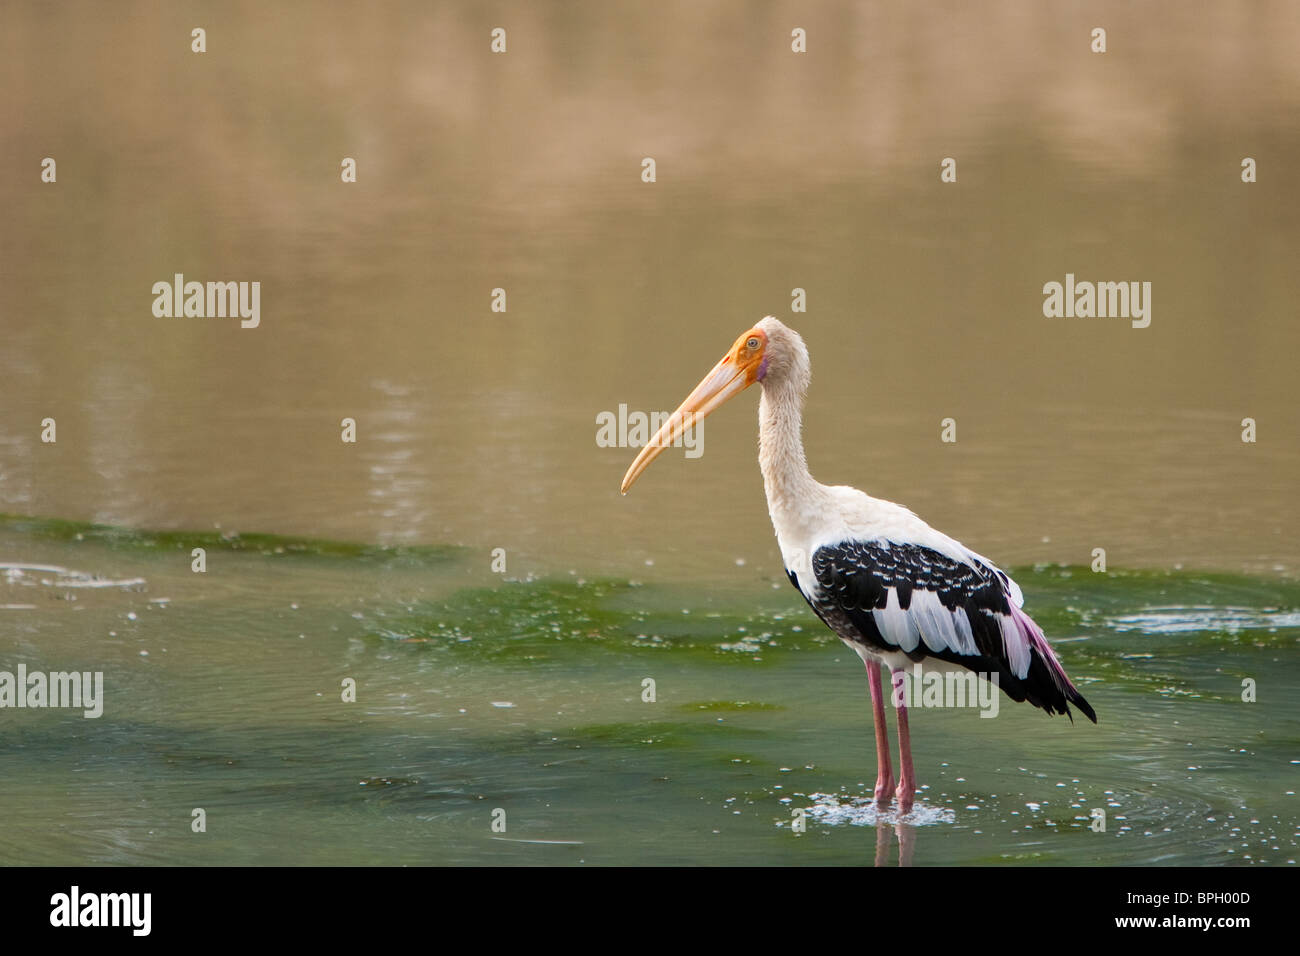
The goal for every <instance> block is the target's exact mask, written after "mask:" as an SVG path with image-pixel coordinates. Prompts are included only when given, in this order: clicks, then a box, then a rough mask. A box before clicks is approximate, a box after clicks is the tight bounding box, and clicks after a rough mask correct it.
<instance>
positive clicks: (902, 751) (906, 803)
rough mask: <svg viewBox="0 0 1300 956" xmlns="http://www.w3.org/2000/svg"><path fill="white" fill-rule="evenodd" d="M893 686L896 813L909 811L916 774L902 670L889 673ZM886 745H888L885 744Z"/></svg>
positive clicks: (914, 788) (913, 796)
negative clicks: (896, 726) (896, 790)
mask: <svg viewBox="0 0 1300 956" xmlns="http://www.w3.org/2000/svg"><path fill="white" fill-rule="evenodd" d="M890 683H892V684H893V687H894V711H895V713H896V715H897V717H898V767H899V774H900V776H899V778H898V794H897V796H898V813H899V815H900V816H901V815H902V814H905V813H910V812H911V810H912V801H913V799H914V798H915V796H916V774H915V772H914V771H913V770H912V735H911V733H910V732H909V731H908V729H907V705H906V704H905V703H903V686H902V685H903V672H902V671H894V672H892V673H891V674H890ZM885 746H886V747H888V746H889V745H888V744H886V745H885Z"/></svg>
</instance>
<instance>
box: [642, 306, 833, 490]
mask: <svg viewBox="0 0 1300 956" xmlns="http://www.w3.org/2000/svg"><path fill="white" fill-rule="evenodd" d="M791 381H793V382H795V383H796V385H797V387H798V390H799V391H800V393H802V392H803V390H804V389H806V388H807V386H808V350H807V349H806V348H804V344H803V339H801V338H799V333H798V332H796V331H794V329H790V328H786V327H785V326H784V325H782V324H781V323H780V322H778V321H777V320H776V319H774V318H773V317H772V316H770V315H769V316H767V317H766V318H765V319H763V320H762V321H761V322H759V323H758V324H757V325H755V326H754V327H753V328H751V329H749V330H748V331H746V332H744V333H742V334H741V336H740V338H738V339H736V341H735V342H734V343H733V344H732V346H731V348H729V349H727V353H726V354H725V355H724V356H722V359H721V361H719V362H718V364H717V365H715V366H713V369H712V371H710V372H709V374H708V375H706V376H704V379H703V380H702V381H701V382H700V384H699V385H696V386H695V390H694V391H692V392H691V394H690V395H688V396H686V401H684V402H682V404H681V405H680V406H678V408H677V411H675V412H673V413H672V415H670V416H669V418H668V420H667V421H666V422H664V424H663V426H662V427H661V428H660V429H659V431H657V432H655V434H654V437H653V438H651V439H650V441H648V442H647V443H646V446H645V447H644V448H642V449H641V453H640V454H639V455H637V456H636V460H635V461H633V462H632V467H631V468H629V469H628V470H627V474H626V475H624V476H623V487H622V492H623V494H627V492H628V489H629V488H631V487H632V485H633V483H634V482H635V481H636V480H637V479H638V478H640V477H641V472H643V471H645V470H646V469H647V468H649V467H650V463H651V462H652V461H654V460H655V459H656V458H658V457H659V455H660V453H661V452H663V450H664V449H665V448H667V447H668V446H669V445H671V444H672V443H673V442H674V441H676V440H677V439H678V438H680V437H681V435H682V433H683V432H684V431H686V429H687V428H689V427H691V426H692V425H693V424H694V423H695V422H697V421H700V420H701V419H703V418H704V417H705V416H706V415H708V414H709V413H710V412H711V411H713V410H714V409H715V408H718V407H719V406H721V405H722V404H724V403H725V402H726V401H727V400H728V399H730V398H734V397H735V396H736V395H739V394H740V393H741V392H743V391H744V390H745V389H747V388H749V386H751V385H753V384H754V383H755V382H760V383H762V384H763V387H764V388H769V387H775V386H778V385H784V384H786V383H788V382H791Z"/></svg>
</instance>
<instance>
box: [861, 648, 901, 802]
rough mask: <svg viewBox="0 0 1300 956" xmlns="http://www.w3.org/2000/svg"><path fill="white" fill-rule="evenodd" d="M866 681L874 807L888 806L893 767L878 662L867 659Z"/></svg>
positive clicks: (892, 781)
mask: <svg viewBox="0 0 1300 956" xmlns="http://www.w3.org/2000/svg"><path fill="white" fill-rule="evenodd" d="M867 683H868V684H870V685H871V712H872V716H873V717H874V719H875V722H876V792H875V797H876V809H877V810H883V809H885V808H886V807H887V806H889V798H890V796H891V795H892V791H893V789H894V769H893V768H892V767H891V766H890V765H889V729H888V728H887V727H886V726H885V685H884V684H883V683H882V682H881V680H880V662H879V661H867Z"/></svg>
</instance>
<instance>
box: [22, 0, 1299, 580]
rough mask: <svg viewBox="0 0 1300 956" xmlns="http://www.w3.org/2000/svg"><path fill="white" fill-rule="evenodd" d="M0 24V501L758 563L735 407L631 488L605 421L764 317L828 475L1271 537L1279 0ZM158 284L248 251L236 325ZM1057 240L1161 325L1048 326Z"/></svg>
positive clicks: (1288, 156) (892, 494) (306, 10)
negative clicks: (783, 337)
mask: <svg viewBox="0 0 1300 956" xmlns="http://www.w3.org/2000/svg"><path fill="white" fill-rule="evenodd" d="M200 25H201V26H203V27H204V28H205V29H206V31H207V44H208V51H207V52H206V53H204V54H195V53H192V52H191V51H190V30H191V29H192V28H193V27H194V26H200ZM796 25H797V26H801V27H803V28H804V29H806V30H807V34H808V45H809V52H808V53H806V54H803V55H796V54H793V53H792V52H791V49H790V31H791V29H792V28H793V27H794V26H796ZM0 26H2V27H3V29H2V30H0V54H2V56H0V77H2V78H3V83H0V116H3V133H4V135H3V136H2V137H0V161H2V162H3V163H4V167H5V168H6V169H7V170H8V171H9V172H8V174H7V175H6V176H4V177H3V180H0V203H2V204H3V209H4V219H5V225H4V228H3V230H0V269H3V279H2V281H0V323H3V324H2V325H0V334H2V340H3V348H2V349H0V380H3V383H4V385H3V388H2V389H0V450H2V452H3V455H2V457H0V510H3V511H8V512H19V513H24V514H41V515H59V516H65V517H73V518H78V519H84V520H93V521H98V522H105V523H112V524H124V525H130V526H136V527H149V528H211V527H213V526H215V525H220V526H222V527H223V528H228V529H229V528H237V529H240V530H243V531H252V530H256V531H268V532H279V533H290V534H310V535H318V536H324V537H331V538H346V539H353V540H360V541H368V542H439V543H441V542H456V543H464V544H467V545H470V546H473V547H484V548H487V547H497V546H500V547H505V548H507V549H508V550H509V551H510V552H511V553H512V554H514V555H516V556H517V557H518V559H519V560H520V562H523V564H526V566H527V567H528V568H530V569H536V570H538V571H545V570H553V569H556V568H560V569H566V568H568V567H570V566H571V565H572V564H573V563H574V562H579V561H590V560H592V559H593V558H598V559H599V561H600V562H601V563H602V564H612V565H614V566H622V565H627V566H629V567H631V566H637V565H641V564H643V560H644V558H645V557H649V556H658V558H659V560H658V561H657V564H658V565H659V567H660V570H661V571H663V572H664V573H676V572H682V573H685V574H689V575H696V574H701V573H707V572H708V571H710V570H712V569H714V568H715V564H714V563H713V562H714V561H715V559H716V557H717V555H718V554H719V553H725V554H726V555H727V557H728V558H731V557H746V558H748V559H749V560H751V561H753V560H761V561H764V562H769V563H770V562H772V561H774V560H775V559H776V549H775V544H774V541H773V540H772V536H771V529H770V527H768V526H767V524H766V522H765V521H744V520H737V519H740V518H746V517H752V516H754V515H756V514H757V515H760V516H761V515H762V514H763V512H764V511H765V507H764V502H763V497H762V492H761V481H760V478H759V474H758V469H757V467H756V465H755V461H754V458H755V456H754V439H755V431H756V424H755V419H754V413H753V410H752V408H748V407H746V406H747V404H749V405H752V404H756V401H757V396H756V395H755V396H754V397H753V398H752V399H746V400H742V401H740V402H736V403H734V406H733V407H729V408H727V409H726V410H725V411H724V412H723V413H721V414H719V415H718V416H716V417H715V418H714V419H711V420H710V421H709V422H708V425H707V428H706V431H705V434H706V439H705V454H704V456H703V457H702V458H701V459H699V460H697V461H685V462H683V461H677V462H675V463H674V464H672V465H665V464H660V465H659V466H657V467H656V468H655V470H654V472H653V473H652V474H651V475H649V476H648V479H647V480H646V481H644V482H643V483H642V484H641V485H639V486H638V487H637V489H636V492H635V494H634V495H633V497H631V498H629V499H627V500H620V498H619V496H618V481H619V478H620V477H621V475H622V473H623V470H624V469H625V468H626V467H627V464H628V463H629V462H630V459H631V457H632V455H633V452H632V451H631V450H628V449H606V448H599V447H597V444H596V441H595V434H596V425H595V416H596V415H597V413H599V412H601V411H603V410H610V411H616V410H617V408H618V405H619V404H620V403H627V404H628V405H629V407H630V408H631V409H633V410H646V411H650V410H669V409H672V408H674V407H675V406H676V403H677V402H678V401H680V399H681V398H682V397H684V395H685V394H686V392H687V391H688V390H689V388H690V387H691V386H692V385H693V384H694V383H695V382H696V381H697V380H698V378H699V377H700V375H702V374H703V372H704V371H706V370H707V369H708V368H709V367H710V366H711V365H712V364H713V362H715V361H716V360H717V358H718V357H719V356H720V355H721V353H722V350H723V349H724V348H725V347H726V346H727V345H728V344H730V342H731V341H732V340H733V339H734V337H735V336H736V335H738V334H739V333H740V332H742V331H743V330H744V329H745V328H747V327H748V326H749V325H750V324H752V323H753V322H754V321H756V320H757V319H758V318H760V317H761V316H763V315H765V314H769V313H770V314H774V315H776V316H778V317H779V318H781V319H782V320H783V321H786V322H787V323H788V324H791V325H792V326H793V327H795V328H796V329H798V330H799V331H800V332H801V333H802V334H803V336H804V338H805V340H806V341H807V343H808V346H809V349H810V350H811V353H812V358H813V373H814V378H813V388H812V392H811V394H810V397H809V406H808V412H807V426H806V434H807V442H808V450H809V459H810V463H811V466H812V468H813V472H814V474H815V475H817V476H818V477H819V478H821V479H822V480H823V481H826V482H828V483H848V484H854V485H856V486H858V487H862V488H864V489H865V490H867V491H868V492H870V493H872V494H875V495H878V496H881V497H886V498H890V499H894V500H900V501H902V502H903V503H905V504H907V505H908V506H909V507H911V508H912V509H913V510H916V511H917V512H918V513H920V514H921V515H922V516H923V517H925V518H927V520H929V521H930V522H931V523H934V524H937V525H939V526H941V527H943V528H945V529H947V530H948V531H949V532H951V533H953V534H954V535H956V536H957V537H959V538H962V539H963V540H967V541H968V542H970V543H972V546H974V547H977V548H978V549H980V550H981V551H983V552H984V553H986V554H989V555H990V556H992V557H995V558H996V559H998V560H1000V561H1003V562H1006V563H1011V564H1015V563H1023V562H1031V561H1066V562H1071V561H1088V560H1091V559H1090V552H1091V549H1092V548H1094V547H1105V548H1106V549H1107V552H1108V554H1109V556H1110V560H1111V561H1112V562H1118V563H1121V564H1124V565H1127V566H1153V567H1157V566H1158V567H1165V566H1172V565H1174V564H1186V565H1193V566H1202V567H1213V568H1223V569H1248V570H1252V571H1268V572H1278V571H1280V572H1283V573H1287V574H1294V573H1295V570H1296V568H1297V558H1298V557H1300V544H1298V543H1297V538H1296V534H1295V532H1296V527H1295V521H1294V508H1293V507H1292V502H1293V500H1294V494H1295V475H1296V472H1297V465H1298V464H1300V457H1298V455H1297V448H1298V447H1300V445H1298V444H1297V439H1300V428H1298V427H1297V424H1296V418H1295V414H1294V410H1295V401H1294V397H1293V389H1292V388H1291V386H1292V385H1293V381H1292V379H1293V367H1294V359H1295V354H1296V346H1297V344H1298V343H1300V327H1298V325H1297V322H1296V301H1297V295H1298V294H1300V270H1297V268H1296V262H1297V259H1298V258H1300V238H1298V237H1300V232H1298V231H1297V229H1296V227H1295V222H1296V214H1297V210H1298V209H1300V203H1297V198H1298V189H1300V187H1298V186H1297V177H1295V176H1294V175H1291V167H1292V165H1293V160H1294V157H1295V156H1296V155H1297V149H1298V144H1297V139H1300V124H1297V122H1296V120H1297V116H1298V113H1297V107H1298V106H1300V58H1297V57H1296V55H1295V51H1296V49H1298V48H1300V8H1297V7H1296V5H1295V4H1293V3H1287V2H1282V3H1273V4H1269V3H1260V4H1250V5H1241V4H1223V5H1209V6H1196V7H1190V6H1188V5H1187V4H1182V3H1176V2H1175V3H1163V4H1161V3H1152V4H1142V5H1141V6H1140V7H1134V6H1133V5H1132V4H1125V3H1109V4H1107V3H1101V4H1054V5H1050V6H1049V5H1027V4H1023V3H1018V2H1010V3H980V4H969V3H948V4H938V5H935V6H927V8H925V9H924V10H922V9H917V8H914V7H911V6H909V5H907V4H854V3H817V4H812V5H808V4H795V3H768V2H765V3H742V2H732V3H728V2H721V3H710V4H694V3H665V4H653V5H651V4H641V5H637V4H619V5H613V6H610V5H607V4H602V3H587V4H569V3H528V4H514V5H511V4H495V5H494V4H468V3H466V4H430V3H386V4H375V5H371V6H369V7H367V8H365V10H364V12H362V11H361V10H359V9H357V8H355V7H354V6H353V5H350V4H321V3H301V4H277V5H275V6H274V7H272V8H269V9H267V8H265V7H264V6H263V5H261V4H230V5H222V6H221V7H217V8H213V7H210V6H209V5H206V4H185V3H177V4H168V5H166V6H164V7H158V6H155V5H153V4H115V5H111V6H105V5H102V4H94V3H86V4H68V5H59V6H57V7H56V6H53V5H48V4H22V3H18V4H6V5H5V7H4V10H3V12H0ZM495 26H503V27H505V28H507V36H508V52H507V53H506V54H504V55H493V54H491V53H490V51H489V42H490V37H489V32H490V30H491V29H492V28H493V27H495ZM1094 26H1103V27H1104V28H1105V29H1106V30H1107V31H1108V38H1107V43H1108V52H1106V53H1105V54H1094V53H1092V52H1091V51H1090V46H1091V38H1090V32H1091V30H1092V28H1093V27H1094ZM45 156H52V157H54V158H55V159H56V160H57V162H58V182H57V184H55V185H47V184H43V183H41V182H40V179H39V173H40V167H39V163H40V160H41V159H42V158H43V157H45ZM1246 156H1250V157H1253V158H1254V159H1255V160H1256V161H1257V163H1258V168H1259V172H1258V180H1259V181H1258V182H1257V183H1255V184H1251V185H1247V184H1244V183H1242V181H1241V177H1240V172H1241V170H1240V164H1241V160H1242V158H1243V157H1246ZM343 157H353V158H355V159H356V161H357V168H358V181H357V182H356V183H355V184H344V183H342V182H341V181H340V162H341V160H342V159H343ZM644 157H653V158H654V159H655V160H656V162H657V166H658V170H657V172H658V181H657V182H655V183H653V184H646V183H643V182H642V181H641V177H640V173H641V160H642V159H643V158H644ZM944 157H952V158H954V159H956V161H957V171H958V181H957V182H956V183H954V184H943V183H941V182H940V180H939V163H940V161H941V159H943V158H944ZM177 272H181V273H184V274H185V276H186V278H187V279H194V280H198V281H207V280H245V281H251V280H259V281H260V282H261V283H262V321H261V327H260V328H258V329H255V330H241V329H240V328H239V327H238V323H235V322H230V321H221V320H206V319H193V318H191V319H159V318H155V317H154V316H153V314H152V312H151V308H152V303H153V295H152V293H151V291H150V289H151V286H152V284H153V283H154V282H156V281H159V280H170V278H171V277H172V276H173V274H174V273H177ZM1067 272H1071V273H1074V274H1075V276H1076V277H1077V278H1078V279H1080V280H1083V279H1091V280H1094V281H1096V280H1105V281H1130V280H1139V281H1149V282H1151V283H1152V286H1153V292H1152V300H1153V301H1152V305H1153V321H1152V323H1151V326H1150V327H1149V328H1147V329H1142V330H1138V329H1133V328H1131V327H1129V324H1128V323H1127V322H1124V321H1122V320H1106V319H1048V318H1044V316H1043V314H1042V303H1043V294H1042V291H1041V290H1042V286H1043V284H1044V283H1045V282H1049V281H1057V282H1062V281H1064V276H1065V274H1066V273H1067ZM498 287H500V288H503V289H505V290H506V293H507V297H508V298H507V302H508V311H507V312H506V313H505V314H500V313H494V312H492V311H491V310H490V305H491V290H492V289H494V288H498ZM796 287H798V288H803V289H805V290H806V291H807V303H808V306H807V313H806V314H792V313H791V309H790V304H791V290H792V289H793V288H796ZM46 416H50V417H54V418H55V419H56V420H57V421H58V429H59V432H58V437H59V441H58V443H57V445H54V446H50V445H42V444H41V443H40V441H39V423H40V421H41V419H42V418H44V417H46ZM345 416H351V417H354V418H355V419H356V420H357V422H358V427H359V441H358V443H357V444H356V445H345V444H343V443H341V442H340V441H339V431H340V429H339V421H340V419H341V418H343V417H345ZM945 417H953V418H955V419H956V421H957V425H958V442H957V444H956V445H946V444H942V443H941V442H940V441H939V430H940V425H939V423H940V421H941V419H943V418H945ZM1244 417H1253V418H1255V419H1256V420H1257V422H1258V429H1259V441H1258V443H1257V444H1255V445H1246V444H1243V443H1242V442H1241V440H1240V432H1241V425H1240V422H1241V419H1242V418H1244ZM675 457H677V458H679V459H680V458H681V454H680V452H679V453H677V454H676V456H675ZM666 460H667V459H666ZM732 551H734V552H735V554H734V555H732V554H731V552H732ZM523 564H521V566H523ZM727 564H730V561H728V562H727ZM670 568H671V569H672V570H671V571H670V570H669V569H670Z"/></svg>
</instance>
